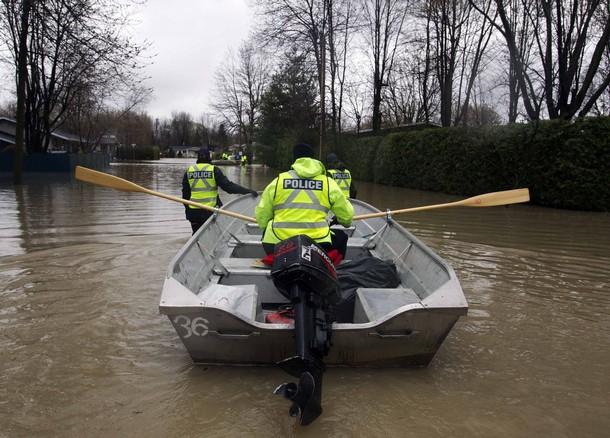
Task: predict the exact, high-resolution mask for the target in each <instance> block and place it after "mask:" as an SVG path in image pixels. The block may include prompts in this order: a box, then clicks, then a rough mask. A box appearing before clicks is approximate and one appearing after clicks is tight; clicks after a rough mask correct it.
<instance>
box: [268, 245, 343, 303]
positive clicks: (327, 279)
mask: <svg viewBox="0 0 610 438" xmlns="http://www.w3.org/2000/svg"><path fill="white" fill-rule="evenodd" d="M271 278H272V279H273V283H274V284H275V287H277V289H278V290H279V291H280V292H281V293H282V295H284V296H285V297H286V298H289V299H291V298H292V297H291V292H290V291H291V288H292V286H293V285H294V284H298V285H300V286H302V287H304V288H305V289H307V290H309V291H310V292H312V293H314V294H315V295H316V296H317V297H319V299H320V300H321V306H322V307H328V306H329V305H332V304H336V303H337V302H338V301H339V299H340V295H339V283H338V281H337V272H336V270H335V266H334V265H333V262H332V260H331V259H330V257H328V255H327V254H326V252H325V251H324V250H323V249H322V248H321V247H320V246H319V245H318V244H316V243H315V242H314V241H313V240H312V239H310V238H309V237H307V236H305V235H298V236H294V237H291V238H289V239H286V240H283V241H282V242H280V243H278V244H277V245H275V251H274V255H273V266H272V269H271Z"/></svg>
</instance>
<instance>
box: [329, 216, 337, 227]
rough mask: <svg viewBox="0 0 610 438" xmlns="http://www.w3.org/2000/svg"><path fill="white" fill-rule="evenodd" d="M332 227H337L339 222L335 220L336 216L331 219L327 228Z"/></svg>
mask: <svg viewBox="0 0 610 438" xmlns="http://www.w3.org/2000/svg"><path fill="white" fill-rule="evenodd" d="M333 225H339V221H338V220H337V216H333V217H332V219H331V220H330V223H329V224H328V226H329V227H332V226H333Z"/></svg>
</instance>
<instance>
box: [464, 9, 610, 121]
mask: <svg viewBox="0 0 610 438" xmlns="http://www.w3.org/2000/svg"><path fill="white" fill-rule="evenodd" d="M472 2H473V4H474V5H475V6H476V2H475V1H474V0H472ZM495 4H496V8H497V13H498V18H499V20H498V21H496V20H495V19H494V17H492V16H491V15H490V14H487V13H485V11H483V10H482V8H481V7H479V6H477V9H478V10H479V11H480V12H481V13H482V14H483V15H484V16H485V17H486V18H487V19H488V20H489V21H490V22H492V23H493V24H494V26H495V27H496V28H497V29H498V30H499V32H500V33H501V34H502V36H503V37H504V39H505V41H506V43H507V46H508V51H509V56H510V61H511V64H512V65H513V68H514V72H515V76H516V79H517V82H518V84H519V89H520V92H521V97H522V99H523V104H524V107H525V110H526V112H527V115H528V117H529V118H530V119H532V120H536V119H538V118H540V116H541V111H540V107H541V105H542V104H543V103H544V106H545V109H546V111H547V113H548V116H549V117H550V118H552V119H553V118H562V119H571V118H572V117H574V116H575V115H579V116H583V115H585V114H587V113H588V112H589V111H590V110H591V108H592V107H593V106H594V104H595V102H596V101H597V99H598V98H599V97H600V96H601V95H602V94H603V93H604V91H605V90H606V89H607V88H608V86H609V85H610V73H607V72H602V71H600V70H599V67H600V63H601V61H602V57H603V56H604V53H605V52H607V51H608V41H609V40H610V13H609V8H610V2H609V0H588V1H583V0H532V1H530V2H524V1H523V2H521V3H519V4H515V3H511V2H508V1H506V0H495ZM516 7H519V8H523V11H522V13H523V14H524V16H525V17H526V19H527V21H528V22H529V27H530V29H531V32H532V36H533V41H534V44H533V50H532V54H531V59H530V60H529V62H528V60H526V59H524V58H523V52H522V51H520V50H519V29H518V27H517V24H516V23H515V22H514V21H511V14H513V16H514V12H513V9H514V8H516ZM540 90H542V92H540Z"/></svg>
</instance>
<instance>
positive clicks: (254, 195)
mask: <svg viewBox="0 0 610 438" xmlns="http://www.w3.org/2000/svg"><path fill="white" fill-rule="evenodd" d="M250 194H251V195H252V196H253V197H255V198H256V197H258V192H257V191H256V190H250Z"/></svg>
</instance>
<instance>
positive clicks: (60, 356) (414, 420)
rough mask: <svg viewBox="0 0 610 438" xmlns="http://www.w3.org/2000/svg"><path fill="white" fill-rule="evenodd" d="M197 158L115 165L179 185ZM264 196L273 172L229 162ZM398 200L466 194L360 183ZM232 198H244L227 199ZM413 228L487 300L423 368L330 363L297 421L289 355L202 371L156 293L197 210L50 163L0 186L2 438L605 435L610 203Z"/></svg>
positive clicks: (238, 178)
mask: <svg viewBox="0 0 610 438" xmlns="http://www.w3.org/2000/svg"><path fill="white" fill-rule="evenodd" d="M187 163H188V161H184V160H168V161H162V162H160V163H154V164H152V163H148V164H147V163H141V164H117V165H113V166H112V167H111V168H110V170H109V172H111V173H114V174H116V175H118V176H121V177H123V178H127V179H129V180H132V181H134V182H136V183H138V184H141V185H144V186H146V187H149V188H151V189H153V190H157V191H162V192H165V193H168V194H172V195H178V196H180V182H181V179H182V174H183V172H184V169H185V167H186V166H187ZM224 171H225V173H226V174H227V176H229V178H230V179H231V180H233V181H235V182H238V183H240V184H242V185H246V186H250V187H253V188H255V189H258V190H262V189H263V188H264V186H265V185H266V183H267V182H269V181H270V180H271V179H272V178H273V177H274V176H275V174H274V172H273V171H272V170H270V169H264V168H262V167H256V168H252V169H250V168H248V169H240V168H238V167H227V168H224ZM358 189H359V198H361V199H363V200H365V201H367V202H370V203H372V204H374V205H375V206H377V207H379V208H382V209H385V208H404V207H410V206H418V205H427V204H436V203H442V202H448V201H452V200H456V199H457V198H455V197H451V196H447V195H443V194H437V193H428V192H419V191H412V190H407V189H399V188H391V187H386V186H379V185H374V184H366V183H359V184H358ZM221 196H222V198H223V199H225V200H228V199H230V198H231V195H227V194H222V195H221ZM401 221H402V223H403V224H404V225H405V226H406V227H408V228H409V229H410V230H411V231H412V232H413V233H414V234H415V235H416V236H418V237H419V238H421V239H422V240H423V241H424V242H425V243H426V244H428V245H429V246H430V247H431V248H432V249H434V250H435V251H437V252H438V253H439V254H440V255H441V256H442V257H443V258H445V259H446V260H447V261H448V262H449V263H450V264H451V265H452V266H453V268H454V269H455V271H456V273H457V275H458V277H459V279H460V281H461V284H462V287H463V289H464V292H465V295H466V298H467V299H468V302H469V305H470V310H469V314H468V316H467V317H464V318H462V319H460V321H459V322H458V324H457V325H456V326H455V327H454V328H453V331H452V332H451V333H450V335H449V336H448V337H447V339H446V340H445V342H444V344H443V345H442V347H441V348H440V350H439V352H438V353H437V355H436V357H435V358H434V360H433V361H432V363H431V364H430V366H429V367H428V368H425V369H341V368H339V369H330V370H329V371H328V372H327V373H326V377H325V382H324V384H325V387H324V397H323V406H324V413H323V415H322V416H321V417H320V418H319V419H318V420H317V421H316V422H315V423H314V424H312V425H311V426H308V427H307V428H299V427H298V426H295V424H294V420H293V419H291V418H290V417H288V415H287V410H288V402H286V401H285V400H284V399H282V398H280V397H278V396H274V395H272V393H271V392H272V390H273V389H274V388H275V386H276V385H277V384H279V383H281V382H283V381H286V380H289V379H290V378H289V377H288V376H287V375H285V374H284V373H283V372H282V371H280V370H279V369H274V368H243V367H242V368H229V367H203V366H194V365H192V363H191V361H190V358H189V356H188V354H187V353H186V350H185V349H184V347H183V346H182V343H181V342H180V340H179V338H178V336H177V335H176V333H175V332H174V330H173V328H172V327H171V324H170V322H169V321H168V320H167V318H166V317H165V316H161V315H159V314H158V310H157V306H158V302H159V296H160V292H161V286H162V284H163V278H164V275H165V270H166V268H167V266H168V263H169V261H170V259H171V258H172V257H173V255H174V254H175V253H176V252H177V251H178V250H179V248H180V247H181V246H182V245H183V244H184V243H185V242H186V241H187V239H188V238H189V237H190V226H189V223H188V222H187V221H186V220H185V219H184V211H183V207H182V206H181V205H180V204H174V203H172V202H169V201H166V200H163V199H160V198H155V197H152V196H147V195H142V194H133V193H124V192H116V191H112V190H109V189H103V188H98V187H95V186H92V185H87V184H83V183H80V182H76V181H73V180H71V179H70V178H63V179H60V178H57V177H56V176H53V177H51V176H44V175H43V176H39V177H36V178H29V179H28V180H27V183H26V184H25V185H24V186H22V187H18V188H17V189H15V188H14V187H13V186H12V185H11V184H10V179H4V180H0V351H1V354H0V437H33V436H45V437H46V436H61V437H226V436H247V437H259V436H260V437H273V436H277V437H283V436H311V437H320V436H332V437H353V436H356V437H377V436H379V437H386V436H401V437H405V436H412V437H555V438H558V437H606V436H608V430H610V366H609V365H608V363H610V292H609V287H610V215H609V214H604V213H590V212H574V211H565V210H553V209H545V208H539V207H534V206H528V205H515V206H511V207H509V208H507V207H495V208H484V209H474V208H459V209H458V208H456V209H444V210H437V211H430V212H420V213H414V214H411V215H408V216H403V217H402V218H401Z"/></svg>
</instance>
